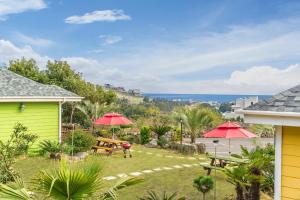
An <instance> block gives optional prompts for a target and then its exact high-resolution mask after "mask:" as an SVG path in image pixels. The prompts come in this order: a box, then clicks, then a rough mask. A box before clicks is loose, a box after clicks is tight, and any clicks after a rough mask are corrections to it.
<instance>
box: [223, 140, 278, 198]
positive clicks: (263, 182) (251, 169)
mask: <svg viewBox="0 0 300 200" xmlns="http://www.w3.org/2000/svg"><path fill="white" fill-rule="evenodd" d="M241 148H242V158H244V159H247V160H248V162H247V163H245V164H240V165H239V166H237V167H234V168H232V169H226V170H225V174H226V175H227V180H228V181H229V182H230V183H232V184H234V185H235V186H236V193H237V200H246V199H247V200H248V199H249V200H254V199H259V198H260V191H261V190H263V191H265V192H268V193H273V192H274V189H273V188H274V160H275V150H274V147H273V146H271V145H269V146H267V147H265V148H261V147H256V148H255V149H252V150H251V151H249V150H248V149H246V148H245V147H241Z"/></svg>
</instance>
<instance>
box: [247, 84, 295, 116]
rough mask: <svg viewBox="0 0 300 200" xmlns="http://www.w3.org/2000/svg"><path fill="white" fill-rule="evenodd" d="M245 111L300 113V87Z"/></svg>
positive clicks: (260, 102)
mask: <svg viewBox="0 0 300 200" xmlns="http://www.w3.org/2000/svg"><path fill="white" fill-rule="evenodd" d="M245 110H254V111H273V112H299V113H300V85H297V86H295V87H293V88H290V89H288V90H285V91H283V92H281V93H279V94H276V95H274V96H273V97H271V98H270V99H267V100H263V101H259V102H258V103H256V104H254V105H252V106H249V107H248V108H245Z"/></svg>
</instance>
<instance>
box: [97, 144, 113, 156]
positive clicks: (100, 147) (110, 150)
mask: <svg viewBox="0 0 300 200" xmlns="http://www.w3.org/2000/svg"><path fill="white" fill-rule="evenodd" d="M92 149H93V150H94V152H95V153H97V151H98V149H102V150H105V151H106V152H108V155H111V154H112V152H113V148H109V147H102V146H93V147H92Z"/></svg>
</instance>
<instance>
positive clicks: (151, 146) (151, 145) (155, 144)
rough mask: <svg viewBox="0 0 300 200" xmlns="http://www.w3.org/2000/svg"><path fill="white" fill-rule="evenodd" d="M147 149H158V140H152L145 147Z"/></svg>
mask: <svg viewBox="0 0 300 200" xmlns="http://www.w3.org/2000/svg"><path fill="white" fill-rule="evenodd" d="M145 146H146V147H150V148H153V147H157V140H156V139H152V140H151V141H150V142H149V143H148V144H146V145H145Z"/></svg>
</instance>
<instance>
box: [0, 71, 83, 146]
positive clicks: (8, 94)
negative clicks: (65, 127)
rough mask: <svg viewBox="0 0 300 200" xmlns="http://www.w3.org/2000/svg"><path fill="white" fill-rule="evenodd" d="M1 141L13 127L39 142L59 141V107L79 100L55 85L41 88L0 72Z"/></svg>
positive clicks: (11, 73) (20, 77)
mask: <svg viewBox="0 0 300 200" xmlns="http://www.w3.org/2000/svg"><path fill="white" fill-rule="evenodd" d="M0 88H1V89H0V140H6V139H7V138H8V137H9V135H10V134H11V133H12V130H13V127H14V126H15V124H16V123H18V122H19V123H22V124H23V125H24V126H26V127H28V129H29V131H30V133H34V134H37V135H38V137H39V140H44V139H50V140H57V141H61V112H62V109H61V106H62V104H63V103H65V102H68V101H81V99H82V97H80V96H78V95H76V94H74V93H72V92H69V91H67V90H65V89H62V88H60V87H57V86H54V85H44V84H41V83H38V82H35V81H33V80H30V79H28V78H25V77H23V76H20V75H18V74H16V73H14V72H11V71H9V70H7V69H0Z"/></svg>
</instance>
